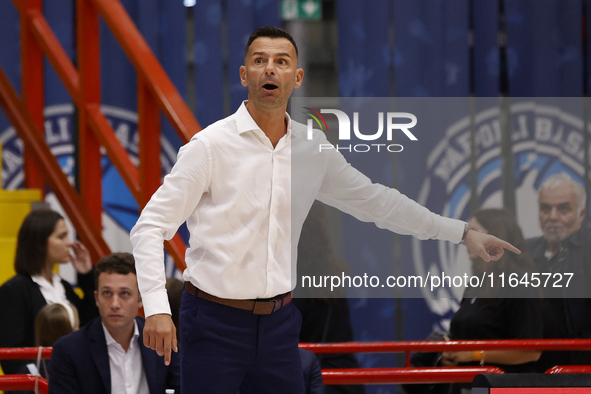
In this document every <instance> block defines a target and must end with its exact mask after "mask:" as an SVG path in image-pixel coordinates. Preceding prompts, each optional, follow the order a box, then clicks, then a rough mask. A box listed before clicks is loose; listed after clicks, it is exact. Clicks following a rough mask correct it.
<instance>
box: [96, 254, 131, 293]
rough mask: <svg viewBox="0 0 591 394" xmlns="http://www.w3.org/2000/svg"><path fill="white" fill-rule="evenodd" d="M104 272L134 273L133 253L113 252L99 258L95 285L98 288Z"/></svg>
mask: <svg viewBox="0 0 591 394" xmlns="http://www.w3.org/2000/svg"><path fill="white" fill-rule="evenodd" d="M102 273H107V274H111V273H116V274H121V275H127V274H130V273H131V274H134V275H136V276H137V274H136V272H135V260H134V259H133V255H132V254H131V253H112V254H110V255H108V256H105V257H103V258H102V259H100V260H99V262H98V263H97V264H96V267H94V286H95V288H96V289H97V290H98V279H99V276H100V274H102Z"/></svg>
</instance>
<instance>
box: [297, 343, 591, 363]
mask: <svg viewBox="0 0 591 394" xmlns="http://www.w3.org/2000/svg"><path fill="white" fill-rule="evenodd" d="M300 347H301V348H302V349H306V350H311V351H313V352H314V353H316V354H323V353H395V352H400V353H406V366H407V367H410V353H411V352H445V351H451V350H455V351H458V350H511V349H512V350H591V339H519V340H516V339H504V340H486V341H484V340H482V341H404V342H366V343H362V342H345V343H300Z"/></svg>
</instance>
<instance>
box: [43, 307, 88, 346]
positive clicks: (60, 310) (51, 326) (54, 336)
mask: <svg viewBox="0 0 591 394" xmlns="http://www.w3.org/2000/svg"><path fill="white" fill-rule="evenodd" d="M79 326H80V318H79V316H78V310H77V309H76V307H75V306H74V305H72V304H70V303H69V302H67V303H62V302H56V303H53V304H47V305H45V306H44V307H43V308H41V310H40V311H39V313H37V317H36V318H35V343H36V345H37V346H44V347H49V346H53V343H54V342H55V341H57V340H58V339H59V338H61V337H63V336H64V335H67V334H69V333H71V332H74V331H76V330H78V327H79Z"/></svg>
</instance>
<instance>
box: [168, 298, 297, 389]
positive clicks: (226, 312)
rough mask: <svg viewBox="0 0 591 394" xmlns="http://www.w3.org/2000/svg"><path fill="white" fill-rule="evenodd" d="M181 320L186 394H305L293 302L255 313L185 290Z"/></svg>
mask: <svg viewBox="0 0 591 394" xmlns="http://www.w3.org/2000/svg"><path fill="white" fill-rule="evenodd" d="M180 323H181V343H180V348H179V352H180V360H181V392H182V393H183V394H190V393H204V394H209V393H215V394H237V393H240V394H255V393H256V394H277V393H282V394H303V393H304V380H303V372H302V364H301V360H300V354H299V350H298V341H299V336H300V328H301V325H302V317H301V315H300V312H299V311H298V309H297V308H296V307H295V306H294V305H293V303H290V304H288V305H286V306H285V307H283V308H281V309H280V310H278V311H277V312H274V313H272V314H270V315H254V314H252V313H251V312H248V311H244V310H241V309H236V308H231V307H228V306H225V305H220V304H217V303H214V302H211V301H208V300H204V299H202V298H197V297H196V296H193V295H191V294H189V293H187V292H186V291H183V297H182V301H181V311H180Z"/></svg>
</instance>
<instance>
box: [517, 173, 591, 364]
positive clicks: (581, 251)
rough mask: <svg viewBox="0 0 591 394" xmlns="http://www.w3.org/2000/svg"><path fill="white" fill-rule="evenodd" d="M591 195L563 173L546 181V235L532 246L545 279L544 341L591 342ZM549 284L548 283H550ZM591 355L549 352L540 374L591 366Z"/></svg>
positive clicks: (541, 200)
mask: <svg viewBox="0 0 591 394" xmlns="http://www.w3.org/2000/svg"><path fill="white" fill-rule="evenodd" d="M586 199H587V193H586V192H585V189H584V187H583V186H582V185H581V184H580V183H579V182H576V181H575V180H573V179H572V178H571V177H570V176H569V175H568V174H566V173H564V172H562V173H560V174H556V175H552V176H550V177H549V178H548V179H546V180H545V181H544V182H543V183H542V185H541V187H540V190H539V194H538V207H539V211H538V215H539V219H540V226H541V228H542V232H543V235H542V236H541V237H538V238H534V239H531V240H529V242H528V247H529V250H530V252H531V253H532V257H533V260H534V264H535V266H536V269H537V271H538V272H539V273H540V277H541V279H542V280H541V285H540V288H541V291H542V295H543V298H544V301H543V309H544V338H591V299H590V298H589V296H590V291H589V279H590V278H591V230H590V229H589V228H586V227H585V226H583V225H582V224H583V222H584V219H585V217H586V213H587V212H586V208H585V203H586ZM547 279H548V280H547ZM589 354H590V353H589V352H584V353H583V352H566V351H565V352H544V353H543V354H542V357H541V358H540V359H539V360H538V367H539V370H540V372H544V371H545V370H547V369H548V368H550V367H552V366H554V365H564V364H580V363H585V364H589V362H591V357H590V356H589Z"/></svg>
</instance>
